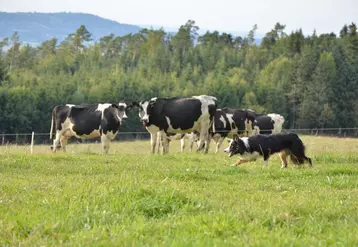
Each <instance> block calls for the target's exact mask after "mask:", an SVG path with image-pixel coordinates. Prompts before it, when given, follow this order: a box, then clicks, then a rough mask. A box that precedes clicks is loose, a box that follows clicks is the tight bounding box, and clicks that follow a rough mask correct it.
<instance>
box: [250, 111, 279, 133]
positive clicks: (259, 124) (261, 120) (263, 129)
mask: <svg viewBox="0 0 358 247" xmlns="http://www.w3.org/2000/svg"><path fill="white" fill-rule="evenodd" d="M253 114H254V115H255V120H254V121H253V123H252V133H251V134H250V135H258V134H264V135H265V134H266V135H269V134H277V133H280V132H282V126H283V124H284V122H285V118H284V117H283V116H281V115H280V114H277V113H270V114H256V113H254V112H253Z"/></svg>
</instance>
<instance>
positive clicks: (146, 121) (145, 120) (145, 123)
mask: <svg viewBox="0 0 358 247" xmlns="http://www.w3.org/2000/svg"><path fill="white" fill-rule="evenodd" d="M140 121H142V123H143V125H144V126H147V125H148V122H149V121H148V118H142V119H141V120H140Z"/></svg>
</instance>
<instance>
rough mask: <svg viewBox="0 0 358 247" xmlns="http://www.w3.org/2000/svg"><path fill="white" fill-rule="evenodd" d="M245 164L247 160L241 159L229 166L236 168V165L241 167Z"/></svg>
mask: <svg viewBox="0 0 358 247" xmlns="http://www.w3.org/2000/svg"><path fill="white" fill-rule="evenodd" d="M246 162H248V160H245V159H243V158H241V159H239V160H238V161H236V162H235V163H234V164H232V165H231V166H238V165H241V164H243V163H246Z"/></svg>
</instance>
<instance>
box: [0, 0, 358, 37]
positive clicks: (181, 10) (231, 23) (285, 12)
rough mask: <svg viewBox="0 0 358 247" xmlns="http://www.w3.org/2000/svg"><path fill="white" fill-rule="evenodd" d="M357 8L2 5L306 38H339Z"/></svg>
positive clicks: (230, 1)
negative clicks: (281, 28) (277, 28)
mask: <svg viewBox="0 0 358 247" xmlns="http://www.w3.org/2000/svg"><path fill="white" fill-rule="evenodd" d="M174 3H175V2H174ZM188 6H189V7H188ZM306 6H309V7H306ZM356 9H358V3H357V2H355V1H353V0H343V1H333V0H329V1H323V0H317V1H314V2H312V1H308V0H302V1H301V2H300V4H297V5H292V4H291V5H290V6H287V3H286V2H285V1H283V0H273V1H271V2H270V3H267V2H265V1H264V0H258V1H256V2H250V3H248V2H244V1H234V0H224V1H222V2H221V3H220V4H215V3H208V2H204V1H203V0H197V1H195V2H190V1H188V0H182V1H181V2H180V4H179V5H178V4H177V5H175V4H173V5H169V4H167V2H165V1H163V0H154V2H153V1H152V2H150V3H148V2H146V1H143V0H137V1H133V2H122V1H113V0H102V1H101V3H98V2H95V1H93V2H92V1H90V2H88V1H86V2H84V0H78V1H76V2H75V3H72V1H70V0H63V1H61V2H60V3H59V2H57V1H52V0H49V1H46V2H45V3H44V2H43V1H41V0H33V1H31V3H29V2H28V1H26V0H15V1H2V2H1V3H0V11H3V12H7V13H31V12H32V13H81V14H92V15H95V16H99V17H102V18H105V19H108V20H112V21H116V22H119V23H121V24H129V25H136V26H140V27H150V26H152V27H153V28H154V27H163V28H164V29H176V30H177V29H179V27H180V26H181V25H184V24H185V23H186V21H187V20H194V21H195V22H196V25H197V26H199V28H200V29H202V30H209V31H215V30H217V31H220V32H229V33H235V32H236V33H240V32H249V31H250V30H251V29H252V27H253V26H254V25H255V24H257V26H258V29H257V30H256V33H257V34H258V35H259V34H261V35H264V34H266V33H267V32H269V31H270V30H271V29H272V28H273V27H274V25H275V24H276V23H277V22H279V23H280V24H283V25H286V28H285V31H286V33H291V32H292V31H295V30H298V29H302V31H303V33H304V34H305V35H310V34H312V33H313V31H314V30H316V32H317V34H322V33H331V32H334V33H336V34H338V33H339V31H340V30H341V28H342V27H343V26H344V25H345V24H347V25H348V24H350V23H352V22H355V23H357V22H358V15H357V14H358V13H357V11H356ZM292 13H298V14H292ZM332 16H334V18H332Z"/></svg>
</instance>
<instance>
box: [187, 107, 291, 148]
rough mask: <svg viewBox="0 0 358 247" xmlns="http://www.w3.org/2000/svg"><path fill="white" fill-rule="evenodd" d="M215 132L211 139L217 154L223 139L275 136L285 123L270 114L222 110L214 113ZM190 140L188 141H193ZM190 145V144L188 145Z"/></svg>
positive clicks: (243, 110) (232, 109) (244, 110)
mask: <svg viewBox="0 0 358 247" xmlns="http://www.w3.org/2000/svg"><path fill="white" fill-rule="evenodd" d="M214 121H215V122H214V124H215V132H212V133H211V135H212V138H213V139H214V141H215V142H216V151H215V153H217V152H218V151H219V149H220V147H221V145H222V142H223V141H224V139H225V137H228V138H233V137H235V136H236V137H248V136H252V135H258V134H277V133H280V132H281V131H282V125H283V123H284V122H285V119H284V117H283V116H281V115H279V114H276V113H270V114H257V113H256V112H254V111H252V110H249V109H234V108H227V107H226V108H222V109H217V111H216V113H215V119H214ZM193 140H194V139H191V140H190V141H193ZM190 145H192V143H190Z"/></svg>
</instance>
